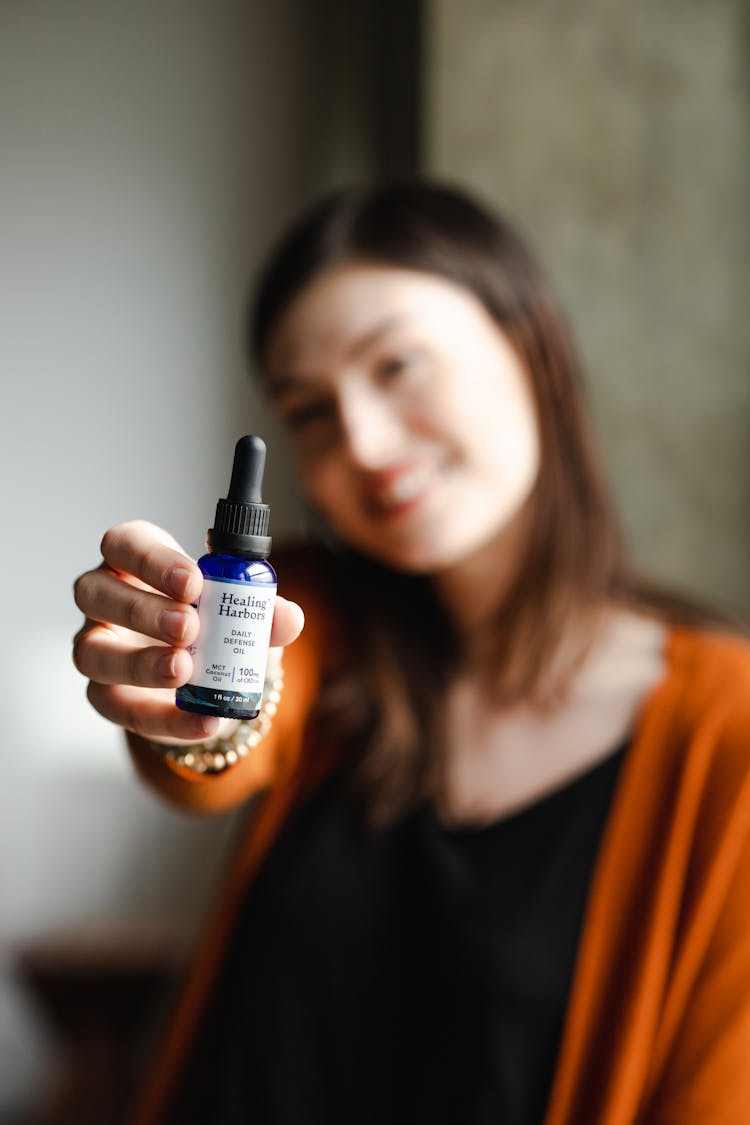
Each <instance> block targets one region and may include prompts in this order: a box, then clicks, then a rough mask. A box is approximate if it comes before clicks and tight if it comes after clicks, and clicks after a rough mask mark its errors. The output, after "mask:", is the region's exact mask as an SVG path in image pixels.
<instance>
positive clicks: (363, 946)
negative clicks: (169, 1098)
mask: <svg viewBox="0 0 750 1125" xmlns="http://www.w3.org/2000/svg"><path fill="white" fill-rule="evenodd" d="M623 755H624V749H620V750H618V751H617V752H616V753H614V754H612V755H611V756H610V757H608V758H607V759H606V760H605V761H603V762H601V763H600V764H598V765H597V766H596V767H594V768H593V769H591V770H590V771H589V772H587V773H586V774H584V775H582V776H580V777H578V778H576V779H575V780H573V781H572V782H570V783H569V784H567V785H565V786H564V787H563V788H562V789H559V790H557V791H556V792H554V793H553V794H551V795H549V796H547V797H545V798H543V799H542V800H540V801H538V802H537V803H536V804H534V805H532V806H531V807H528V808H526V809H523V810H522V811H520V812H518V813H516V814H514V815H511V816H508V817H505V818H503V819H502V820H499V821H497V822H495V823H493V824H490V825H488V826H486V827H482V828H475V829H461V830H459V831H455V830H449V829H446V828H445V827H443V826H441V824H440V823H439V822H438V821H437V820H436V818H435V816H434V814H433V813H432V812H431V811H430V810H427V809H425V810H422V811H420V812H418V813H416V814H414V815H412V816H410V817H409V818H408V819H406V820H404V821H403V822H402V823H400V824H398V825H397V826H395V827H390V828H388V829H381V830H372V829H367V828H365V827H364V824H363V819H362V816H361V815H360V810H359V808H358V807H357V805H356V804H355V802H354V801H353V800H351V799H348V800H347V799H344V798H343V797H342V785H341V781H342V779H341V778H340V777H339V778H333V779H331V780H330V781H329V782H328V783H327V784H326V785H325V786H324V787H323V788H322V789H321V790H320V791H319V792H318V793H317V794H316V795H315V797H314V798H313V799H312V800H311V801H310V802H309V803H308V804H307V805H306V806H305V807H304V808H301V809H299V810H298V811H297V812H296V813H295V814H294V815H293V816H292V817H291V819H290V820H289V821H288V822H287V824H286V826H285V827H284V829H283V830H282V832H281V835H280V836H279V838H278V840H277V841H276V843H275V845H274V847H273V849H272V850H271V852H270V854H269V856H268V858H267V860H266V862H265V864H264V866H263V869H262V871H261V872H260V874H259V876H258V878H257V880H256V881H255V884H254V886H253V887H252V890H251V893H250V895H249V897H248V901H247V903H246V904H245V907H244V910H243V912H242V916H241V918H240V920H239V924H238V926H237V930H236V933H235V936H234V939H233V942H232V947H231V949H230V952H229V955H228V958H227V961H226V967H225V971H224V973H223V974H222V978H221V980H220V982H219V987H218V989H217V993H216V998H215V1002H214V1004H213V1007H212V1010H211V1012H210V1013H209V1015H208V1018H207V1020H206V1022H205V1025H204V1028H203V1034H202V1035H201V1037H200V1039H199V1043H198V1046H197V1049H196V1051H195V1054H194V1057H193V1060H192V1062H191V1064H190V1068H189V1074H190V1076H191V1079H190V1082H189V1083H188V1088H186V1089H185V1092H184V1094H185V1100H184V1101H183V1102H182V1106H181V1109H180V1111H179V1114H178V1117H177V1118H176V1119H177V1120H179V1121H180V1123H181V1125H183V1123H186V1122H192V1121H195V1122H201V1123H205V1122H209V1121H210V1122H211V1125H249V1123H250V1125H338V1123H339V1122H340V1123H346V1125H393V1123H394V1122H402V1121H403V1122H409V1123H410V1125H418V1123H421V1122H428V1121H429V1122H430V1125H442V1123H445V1125H456V1123H457V1122H461V1125H485V1123H487V1125H489V1123H492V1125H498V1123H501V1125H539V1123H540V1122H541V1121H542V1119H543V1116H544V1107H545V1105H546V1101H547V1098H548V1094H549V1087H550V1083H551V1079H552V1075H553V1071H554V1066H555V1059H556V1056H557V1050H558V1045H559V1041H560V1034H561V1029H562V1022H563V1017H564V1013H565V1008H566V1003H567V997H568V992H569V988H570V983H571V979H572V973H573V967H574V961H575V953H576V947H577V943H578V936H579V933H580V929H581V922H582V918H583V913H584V907H585V902H586V896H587V890H588V886H589V880H590V875H591V871H592V868H593V865H594V860H595V858H596V854H597V851H598V847H599V841H600V838H601V834H602V829H603V826H604V823H605V820H606V816H607V812H608V809H609V805H610V800H611V797H612V794H613V792H614V788H615V783H616V779H617V776H618V772H619V768H620V764H621V761H622V758H623Z"/></svg>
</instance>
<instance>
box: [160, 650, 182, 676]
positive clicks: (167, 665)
mask: <svg viewBox="0 0 750 1125" xmlns="http://www.w3.org/2000/svg"><path fill="white" fill-rule="evenodd" d="M176 669H177V653H176V652H169V651H167V652H165V653H164V654H163V655H162V656H160V657H159V659H158V662H157V670H158V672H159V675H160V676H163V677H164V679H165V680H173V679H174V678H175V673H176Z"/></svg>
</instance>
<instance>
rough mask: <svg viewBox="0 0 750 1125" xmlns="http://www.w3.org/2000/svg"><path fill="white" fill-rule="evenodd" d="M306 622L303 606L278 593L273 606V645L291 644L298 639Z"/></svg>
mask: <svg viewBox="0 0 750 1125" xmlns="http://www.w3.org/2000/svg"><path fill="white" fill-rule="evenodd" d="M304 624H305V615H304V613H303V612H302V608H301V606H298V605H297V603H296V602H290V601H289V600H288V599H287V598H281V597H279V595H278V594H277V595H276V602H275V604H274V607H273V623H272V625H271V645H273V646H274V648H276V647H280V646H283V645H290V644H291V643H292V641H296V639H297V637H298V636H299V635H300V633H301V632H302V629H303V628H304Z"/></svg>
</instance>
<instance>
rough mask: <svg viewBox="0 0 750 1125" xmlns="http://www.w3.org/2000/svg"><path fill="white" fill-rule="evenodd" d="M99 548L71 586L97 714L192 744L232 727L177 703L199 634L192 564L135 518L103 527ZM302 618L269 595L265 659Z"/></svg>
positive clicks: (78, 642)
mask: <svg viewBox="0 0 750 1125" xmlns="http://www.w3.org/2000/svg"><path fill="white" fill-rule="evenodd" d="M101 552H102V559H103V561H102V563H101V564H100V566H98V567H97V568H96V569H94V570H89V571H86V572H85V573H84V574H82V575H81V576H80V578H78V579H77V581H76V583H75V587H74V591H75V601H76V605H77V606H78V608H79V609H80V610H81V611H82V613H83V614H84V615H85V621H84V624H83V626H82V628H81V629H80V630H79V631H78V633H77V634H76V636H75V638H74V641H73V661H74V663H75V665H76V667H77V668H78V670H79V672H81V673H82V674H83V675H84V676H86V677H87V678H88V680H89V686H88V698H89V700H90V702H91V703H92V705H93V706H94V707H95V709H96V710H97V711H98V712H99V714H100V715H103V716H104V718H105V719H109V720H110V721H111V722H113V723H117V724H118V726H122V727H124V728H125V729H126V730H130V731H133V732H134V733H136V734H139V735H141V736H143V737H144V738H148V739H153V740H154V741H157V742H184V741H188V742H196V741H200V740H201V739H206V738H210V737H212V736H213V735H215V734H218V733H224V732H225V731H227V730H229V729H231V727H232V726H234V725H235V723H234V720H231V719H222V720H220V719H217V718H215V717H213V716H209V715H194V714H191V713H190V712H187V711H181V710H180V709H179V708H178V707H177V706H176V704H175V697H174V693H175V688H177V687H179V686H180V685H182V684H185V683H188V681H189V680H190V676H191V675H192V671H193V662H192V658H191V656H190V653H189V652H188V651H187V646H188V645H190V644H192V643H193V642H194V641H195V639H196V637H197V635H198V614H197V612H196V610H195V609H194V608H193V605H192V604H191V603H193V602H195V601H197V599H198V598H199V597H200V593H201V590H202V588H203V575H202V574H201V572H200V570H199V569H198V567H197V565H196V564H195V563H194V562H193V560H192V559H190V558H189V557H188V556H187V555H186V554H185V553H184V551H183V550H182V548H181V547H180V545H179V544H178V543H177V542H176V541H175V540H174V539H173V538H172V536H171V535H169V533H168V532H166V531H164V530H163V529H162V528H160V527H156V526H155V525H154V524H151V523H147V522H145V521H142V520H137V521H134V522H131V523H122V524H117V525H116V526H115V527H112V528H110V530H109V531H107V532H106V534H105V536H104V538H103V539H102V544H101ZM303 625H304V614H303V612H302V610H301V608H300V607H299V606H298V605H297V604H296V602H290V601H288V600H287V599H286V598H283V597H279V596H278V595H277V596H276V602H275V606H274V615H273V624H272V627H271V645H272V649H271V653H270V655H269V662H274V661H277V660H278V659H279V655H280V651H279V650H280V649H281V648H282V647H283V646H284V645H288V644H290V643H291V642H292V641H293V640H295V639H296V638H297V637H298V636H299V634H300V632H301V631H302V627H303Z"/></svg>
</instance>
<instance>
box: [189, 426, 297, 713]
mask: <svg viewBox="0 0 750 1125" xmlns="http://www.w3.org/2000/svg"><path fill="white" fill-rule="evenodd" d="M265 462H266V446H265V442H264V441H263V439H262V438H259V437H257V436H256V435H255V434H248V435H246V436H245V437H242V438H240V440H239V441H238V442H237V445H236V446H235V450H234V463H233V466H232V479H231V481H230V484H229V491H228V493H227V496H226V499H223V500H219V502H218V504H217V505H216V517H215V519H214V526H213V527H212V528H210V529H209V531H208V535H207V537H206V546H207V547H208V554H206V555H203V556H202V558H200V559H198V566H199V567H200V569H201V571H202V572H203V593H202V594H201V597H200V600H199V602H198V606H197V608H198V618H199V621H200V632H199V634H198V640H197V641H196V643H195V644H194V645H191V646H190V650H189V651H190V654H191V655H192V657H193V674H192V676H191V679H190V683H189V684H184V685H183V686H182V687H180V688H178V689H177V706H178V707H180V708H182V710H183V711H194V712H196V713H197V714H199V715H217V716H219V717H221V718H229V719H254V718H255V716H256V715H257V714H258V711H259V709H260V702H261V698H262V695H263V681H264V679H265V674H266V663H267V660H268V645H269V641H270V637H271V621H272V618H273V606H274V598H275V595H276V574H275V572H274V569H273V567H272V566H271V565H270V563H268V562H267V561H266V559H267V556H268V554H269V552H270V550H271V538H270V536H269V535H268V521H269V516H270V509H269V507H268V505H267V504H264V503H263V501H262V499H261V488H262V484H263V469H264V467H265Z"/></svg>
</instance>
